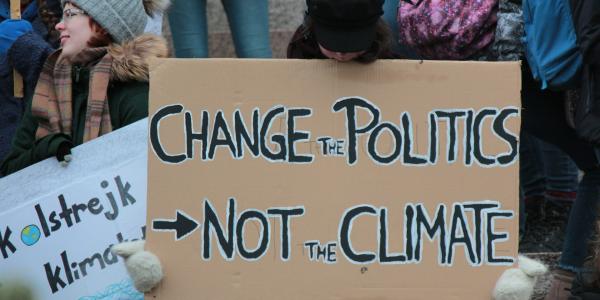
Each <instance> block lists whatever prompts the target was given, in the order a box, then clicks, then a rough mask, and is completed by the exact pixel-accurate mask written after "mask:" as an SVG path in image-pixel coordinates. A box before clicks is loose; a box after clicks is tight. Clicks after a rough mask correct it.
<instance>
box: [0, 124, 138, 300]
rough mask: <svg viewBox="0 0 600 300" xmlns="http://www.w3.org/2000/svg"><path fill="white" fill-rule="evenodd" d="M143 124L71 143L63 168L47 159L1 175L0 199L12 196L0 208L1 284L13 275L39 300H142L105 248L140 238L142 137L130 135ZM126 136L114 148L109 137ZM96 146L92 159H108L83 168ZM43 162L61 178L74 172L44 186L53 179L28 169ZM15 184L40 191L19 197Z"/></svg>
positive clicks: (41, 169)
mask: <svg viewBox="0 0 600 300" xmlns="http://www.w3.org/2000/svg"><path fill="white" fill-rule="evenodd" d="M145 124H146V123H145V121H140V122H139V123H136V124H133V125H132V126H131V127H125V128H123V129H121V130H122V131H121V132H118V131H115V132H114V133H111V134H108V135H105V136H103V137H100V138H98V139H97V140H95V141H94V142H93V143H92V142H90V143H88V144H84V145H82V146H80V147H76V148H74V149H73V156H74V158H73V165H72V166H68V167H67V168H63V167H60V166H58V164H57V163H56V159H55V158H50V159H49V160H47V161H44V162H41V163H39V164H37V165H33V166H31V167H29V168H26V169H24V170H22V171H21V172H18V173H16V174H14V175H11V176H8V177H5V178H3V179H0V186H2V187H6V189H4V190H2V192H0V199H2V200H0V202H5V199H6V200H8V199H11V201H16V203H18V205H15V206H13V208H11V209H8V210H5V211H4V212H3V213H2V214H1V215H0V284H2V283H7V282H11V281H14V280H19V281H21V282H22V283H24V284H26V286H28V287H29V288H31V289H32V291H33V293H34V295H35V299H44V300H53V299H56V300H64V299H82V300H89V299H106V300H108V299H133V300H135V299H143V295H142V294H141V293H139V292H137V291H136V290H135V289H134V288H133V286H132V284H131V280H130V279H129V276H128V275H127V273H126V270H125V267H124V265H123V260H122V259H121V258H119V257H117V256H116V255H113V254H112V253H111V252H110V247H111V246H112V245H114V244H117V243H121V242H123V241H128V240H139V239H143V238H144V237H145V212H146V170H147V167H146V166H147V161H146V160H147V155H146V153H145V147H146V144H145V142H144V140H143V139H141V140H140V139H139V138H136V137H135V136H136V135H137V136H139V135H141V136H142V137H143V136H144V135H145V134H146V131H145V130H144V129H145V126H144V125H145ZM113 135H114V136H113ZM127 137H129V141H130V143H128V144H127V145H126V146H125V145H123V147H120V148H115V145H114V144H113V143H114V142H116V141H122V139H123V138H125V139H126V138H127ZM136 141H137V143H136ZM109 149H110V151H109ZM96 151H101V152H102V153H104V155H103V157H97V160H103V159H112V160H113V162H112V163H110V164H108V166H106V167H104V168H102V167H100V168H96V169H92V168H89V167H90V166H93V165H94V164H95V162H94V160H95V159H94V156H93V155H92V154H94V153H96ZM130 151H131V152H132V153H135V155H131V154H132V153H128V152H130ZM124 154H126V155H124ZM49 165H50V166H49ZM46 167H48V169H47V170H52V168H54V169H53V170H54V172H55V173H61V174H62V175H65V176H64V177H62V178H63V179H64V178H73V177H72V176H74V175H75V176H80V177H79V179H75V180H62V181H60V180H59V181H56V182H60V183H61V184H62V185H51V184H50V182H52V183H56V182H55V180H56V178H54V177H46V178H44V177H42V176H39V175H38V176H35V173H36V171H39V172H40V174H44V173H45V170H46ZM71 167H72V168H71ZM80 171H81V172H80ZM72 173H75V174H72ZM25 178H27V179H25ZM17 179H19V181H16V180H17ZM25 180H27V182H24V181H25ZM15 185H16V186H19V187H21V189H23V188H24V187H26V186H35V188H33V189H34V190H37V191H39V193H38V194H37V195H31V198H26V197H24V195H27V193H21V194H20V195H19V193H18V191H16V189H15Z"/></svg>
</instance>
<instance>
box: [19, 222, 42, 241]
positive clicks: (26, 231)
mask: <svg viewBox="0 0 600 300" xmlns="http://www.w3.org/2000/svg"><path fill="white" fill-rule="evenodd" d="M41 235H42V233H41V232H40V229H39V228H38V227H37V226H36V225H29V226H27V227H25V228H23V230H22V231H21V241H23V244H25V245H27V246H33V245H35V243H37V242H38V241H39V240H40V237H41Z"/></svg>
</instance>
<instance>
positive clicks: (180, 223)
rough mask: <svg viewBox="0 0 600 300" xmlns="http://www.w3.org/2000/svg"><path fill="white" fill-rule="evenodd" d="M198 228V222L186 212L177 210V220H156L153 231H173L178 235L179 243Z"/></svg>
mask: <svg viewBox="0 0 600 300" xmlns="http://www.w3.org/2000/svg"><path fill="white" fill-rule="evenodd" d="M196 228H198V222H196V220H194V219H192V218H191V217H190V216H188V215H186V214H185V213H184V212H182V211H179V210H177V219H176V220H175V221H173V220H164V219H155V220H153V221H152V229H154V230H155V231H173V230H175V232H176V233H177V237H176V238H175V240H176V241H179V240H181V239H183V238H185V237H186V236H188V235H189V234H190V233H192V232H193V231H194V230H195V229H196Z"/></svg>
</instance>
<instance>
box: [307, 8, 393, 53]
mask: <svg viewBox="0 0 600 300" xmlns="http://www.w3.org/2000/svg"><path fill="white" fill-rule="evenodd" d="M383 1H384V0H307V1H306V4H307V6H308V11H307V13H308V15H309V16H310V18H311V19H312V20H313V23H314V33H315V37H316V38H317V42H318V43H319V44H320V45H321V46H323V48H325V49H327V50H330V51H335V52H358V51H364V50H368V49H369V48H370V47H371V44H372V43H373V41H374V40H375V34H376V29H377V21H378V20H379V18H380V17H381V15H383Z"/></svg>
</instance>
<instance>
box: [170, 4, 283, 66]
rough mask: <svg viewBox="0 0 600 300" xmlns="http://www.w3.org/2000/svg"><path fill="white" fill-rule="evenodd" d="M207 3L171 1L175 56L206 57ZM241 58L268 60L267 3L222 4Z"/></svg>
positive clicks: (270, 52) (269, 50)
mask: <svg viewBox="0 0 600 300" xmlns="http://www.w3.org/2000/svg"><path fill="white" fill-rule="evenodd" d="M206 1H207V0H174V1H173V5H172V7H171V8H170V9H169V13H168V18H169V25H170V27H171V33H172V35H173V45H174V47H175V56H176V57H179V58H206V57H208V25H207V19H206ZM221 2H222V3H223V7H224V8H225V12H226V13H227V19H228V21H229V27H230V28H231V34H232V37H233V42H234V44H235V52H236V53H237V56H238V57H240V58H271V57H272V51H271V42H270V37H269V3H268V1H267V0H222V1H221Z"/></svg>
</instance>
